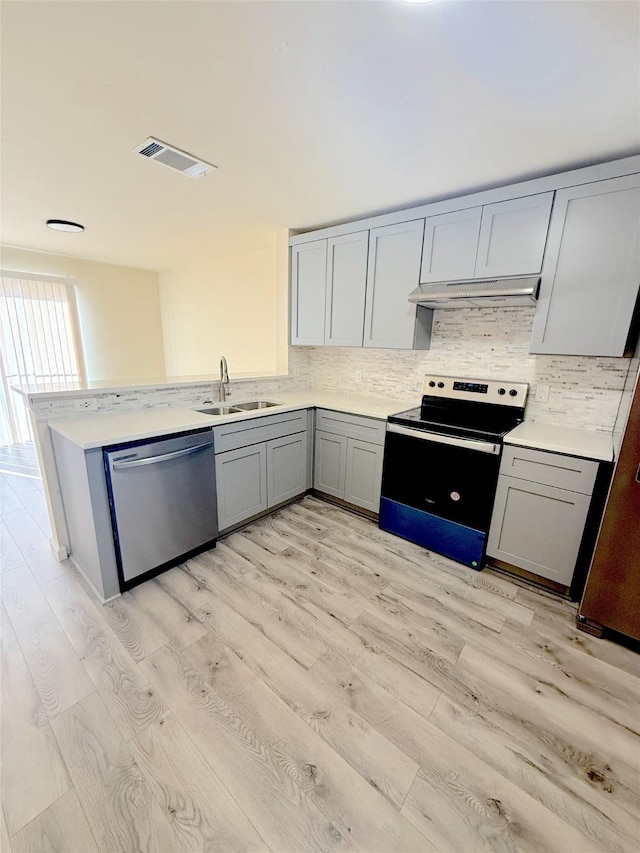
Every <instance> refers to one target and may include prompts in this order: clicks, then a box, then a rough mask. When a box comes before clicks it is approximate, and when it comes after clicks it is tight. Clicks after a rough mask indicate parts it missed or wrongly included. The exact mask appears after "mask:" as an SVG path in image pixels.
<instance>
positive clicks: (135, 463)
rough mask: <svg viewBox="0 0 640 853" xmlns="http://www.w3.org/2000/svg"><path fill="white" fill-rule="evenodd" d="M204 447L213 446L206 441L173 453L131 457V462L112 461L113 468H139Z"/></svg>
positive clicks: (117, 469)
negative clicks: (138, 457) (142, 457)
mask: <svg viewBox="0 0 640 853" xmlns="http://www.w3.org/2000/svg"><path fill="white" fill-rule="evenodd" d="M205 447H213V442H212V441H208V442H207V443H206V444H194V446H193V447H187V448H185V449H184V450H174V452H173V453H162V454H161V455H160V456H146V457H145V458H144V459H132V460H131V462H114V463H113V470H114V471H121V470H122V469H123V468H140V467H141V466H142V465H155V464H156V463H158V462H166V461H167V460H168V459H178V457H180V456H189V455H190V454H192V453H197V452H198V451H200V450H204V449H205Z"/></svg>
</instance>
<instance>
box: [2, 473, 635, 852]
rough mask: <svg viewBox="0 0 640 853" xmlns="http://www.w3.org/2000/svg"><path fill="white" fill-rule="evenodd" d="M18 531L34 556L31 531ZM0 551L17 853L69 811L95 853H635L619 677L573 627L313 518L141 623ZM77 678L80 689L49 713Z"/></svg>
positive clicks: (69, 844) (255, 538) (285, 512)
mask: <svg viewBox="0 0 640 853" xmlns="http://www.w3.org/2000/svg"><path fill="white" fill-rule="evenodd" d="M22 479H24V478H22ZM27 486H28V489H27V491H24V490H23V491H16V492H14V494H15V495H17V496H18V497H19V498H20V495H23V496H24V499H25V500H26V502H27V504H28V505H29V506H30V507H31V508H32V509H33V510H34V511H35V512H37V511H39V510H38V508H39V507H41V497H38V496H39V495H41V492H40V491H39V490H38V489H37V485H36V483H35V481H29V483H28V484H27ZM7 488H10V486H7ZM0 491H1V482H0ZM27 504H25V503H24V502H23V501H22V500H21V505H22V506H26V505H27ZM22 512H26V513H27V515H28V514H29V511H28V510H15V509H13V510H11V511H10V512H9V513H7V515H8V516H12V515H14V516H15V515H16V514H18V515H19V514H20V513H22ZM6 517H7V516H3V519H5V518H6ZM22 518H23V519H24V517H22ZM32 521H33V518H32ZM2 523H3V522H2V520H0V527H2ZM18 529H19V532H18V538H20V536H23V537H24V541H23V543H22V544H23V545H24V547H25V550H27V551H28V547H27V546H30V547H31V556H32V561H33V560H34V559H36V558H37V557H38V555H40V556H41V557H42V559H44V555H45V554H46V555H47V557H48V556H49V546H48V542H47V539H46V536H45V535H44V533H43V532H42V530H40V529H39V528H38V525H37V524H33V523H32V524H31V526H28V531H27V527H25V526H24V525H23V529H22V531H21V532H20V527H19V526H18ZM29 531H30V534H29V535H32V536H33V542H30V541H27V540H28V536H27V533H28V532H29ZM3 538H4V539H5V540H6V541H7V542H9V545H8V546H7V547H6V548H5V553H6V554H7V561H6V563H5V565H9V566H11V568H6V569H5V574H4V577H3V579H0V588H2V587H3V586H4V596H5V598H6V600H7V603H8V604H9V606H10V607H11V609H12V613H11V618H10V619H7V617H6V615H4V623H5V624H4V625H3V624H2V623H1V622H0V628H2V629H4V628H6V629H8V631H9V634H8V635H7V631H6V630H5V631H4V634H5V639H4V642H5V647H6V646H7V644H8V647H9V648H10V649H12V650H13V651H12V653H11V654H10V655H9V658H8V664H7V662H6V661H5V660H3V667H4V670H5V671H7V666H8V671H9V672H10V673H11V674H12V682H11V683H12V685H13V689H12V692H11V699H10V701H7V700H6V695H7V689H6V685H5V683H4V681H3V683H2V688H3V691H2V699H3V703H4V708H3V711H4V713H5V715H6V716H7V715H8V717H9V719H10V720H11V722H10V724H9V728H8V729H6V728H5V727H4V724H3V728H2V730H1V731H0V736H1V737H2V743H1V744H0V745H1V746H2V749H3V754H2V759H3V765H2V768H1V769H2V783H3V785H4V787H5V789H6V788H7V780H9V781H12V779H13V776H14V775H15V777H16V778H18V780H19V781H18V783H17V787H16V785H12V786H11V790H10V793H9V805H10V806H11V808H8V809H7V812H6V817H7V818H9V813H10V812H11V816H12V817H11V819H12V820H13V821H14V824H15V822H16V814H17V815H18V821H17V822H18V824H19V823H20V821H21V820H26V822H25V823H24V824H23V825H22V826H18V828H17V829H15V828H14V824H10V825H9V826H8V827H7V828H6V835H9V833H10V832H11V833H13V835H12V840H13V839H19V841H18V843H19V844H20V845H21V847H20V850H21V851H24V850H25V849H28V848H29V845H31V846H32V847H35V848H36V849H38V845H41V846H43V847H44V848H45V849H49V850H51V849H53V850H56V849H67V848H68V849H71V850H73V839H69V838H68V837H67V836H68V835H69V834H72V835H74V836H75V835H76V833H75V832H74V830H73V826H74V823H78V821H80V822H81V818H80V817H79V815H83V814H86V819H87V822H88V823H89V825H90V827H92V828H93V827H94V823H95V826H96V827H97V826H102V829H100V830H99V832H101V833H102V835H100V834H98V836H97V837H96V839H95V843H94V844H93V848H92V849H93V850H95V849H97V850H104V849H108V848H109V849H111V848H113V849H114V851H116V850H118V849H125V848H126V849H130V850H132V851H133V850H134V849H135V850H138V849H158V850H161V851H162V853H169V850H171V853H173V851H180V850H183V849H184V850H202V849H205V848H208V849H214V850H219V851H221V853H222V850H226V849H231V850H233V849H254V850H265V851H266V850H273V851H277V853H285V851H286V853H293V851H296V853H297V851H298V850H311V849H313V850H340V851H342V850H351V849H355V850H363V851H366V853H373V851H376V853H378V851H380V853H382V851H384V853H387V851H393V850H395V849H411V844H413V847H414V848H415V849H416V850H421V851H422V850H430V849H434V850H435V849H438V850H439V851H440V853H476V852H477V851H478V853H479V851H481V850H485V849H486V850H491V851H493V850H496V851H498V850H504V851H509V853H513V851H519V850H520V851H529V850H536V853H555V851H562V853H583V851H589V850H598V851H599V853H605V851H606V853H632V851H633V853H636V850H637V848H638V846H639V842H640V737H639V735H638V731H639V729H640V726H639V724H638V714H637V707H638V706H640V656H639V655H637V654H634V653H633V652H631V651H630V650H629V649H626V648H623V647H622V646H619V645H615V644H613V643H611V642H609V641H603V640H599V639H596V638H595V637H591V636H589V635H587V634H584V633H582V632H580V631H578V630H577V629H576V627H575V618H576V606H575V605H574V604H571V603H568V602H566V601H564V600H562V599H560V598H557V597H555V596H552V595H551V594H549V593H547V592H545V591H540V590H537V589H534V588H532V587H530V586H528V585H526V584H525V583H524V581H522V580H514V581H512V580H510V579H509V578H508V577H507V576H506V575H503V574H499V573H497V572H493V571H487V570H484V571H482V572H474V571H473V570H471V569H469V568H468V567H465V566H461V565H459V564H455V563H453V562H452V561H449V560H447V559H446V558H444V557H441V556H439V555H435V554H431V553H430V552H428V551H426V550H425V549H423V548H420V547H419V546H417V545H415V544H414V543H410V542H406V541H405V540H402V539H399V538H398V537H395V536H392V535H391V534H387V533H385V532H384V531H380V530H379V529H378V528H377V526H376V525H375V524H373V523H371V522H369V521H368V520H367V519H364V518H361V517H356V516H353V515H352V514H350V513H347V512H345V511H344V510H343V509H342V508H339V507H336V506H335V505H330V504H327V503H325V502H323V501H320V500H317V499H316V498H310V497H305V498H304V499H303V500H302V501H301V502H299V503H298V504H296V505H290V506H287V507H285V508H284V509H282V510H280V511H279V512H277V513H275V514H274V515H272V516H270V517H268V518H264V519H261V520H259V521H258V522H255V523H254V524H252V525H250V526H249V527H247V528H245V529H243V530H241V531H238V532H236V533H233V534H231V535H229V536H227V537H225V539H224V540H223V541H222V542H221V544H220V545H219V547H218V548H216V549H215V550H213V551H212V552H210V553H205V554H202V555H198V556H197V557H195V558H193V559H191V560H188V561H187V562H186V563H185V564H184V565H182V566H180V567H178V568H176V569H172V570H170V571H168V572H166V573H164V574H163V575H161V576H159V578H158V579H157V580H155V581H154V582H152V583H151V584H144V585H142V586H141V587H139V588H138V591H137V592H136V593H135V595H136V596H138V598H141V597H142V598H143V599H144V601H145V606H146V608H147V609H144V608H143V607H142V606H141V604H140V603H139V602H136V601H135V600H134V595H132V594H126V595H125V596H123V597H122V598H120V599H118V600H117V601H115V602H113V603H112V604H111V605H110V606H107V607H103V606H101V605H99V604H98V603H97V602H96V601H95V599H94V597H93V594H92V593H91V592H90V591H89V590H88V589H86V588H85V587H84V586H83V583H82V581H81V579H80V578H79V577H78V576H77V574H76V572H75V571H74V570H70V569H69V567H68V566H62V567H60V566H59V564H57V565H58V568H57V569H56V571H62V573H63V575H64V576H63V577H60V578H56V577H54V579H53V580H46V578H47V571H48V569H47V566H46V565H45V566H44V570H42V571H41V572H40V574H39V576H38V577H36V578H35V582H34V580H33V579H31V580H29V578H30V577H31V576H30V574H29V572H30V569H29V567H28V566H27V565H26V563H25V562H24V556H23V554H22V553H21V552H20V549H19V548H18V545H17V544H15V543H14V546H13V547H12V545H11V543H12V542H13V538H12V537H11V535H10V534H7V535H6V536H5V537H3ZM0 544H2V545H4V541H3V542H2V543H0ZM16 552H17V553H16ZM34 555H35V557H34ZM18 559H19V560H20V561H21V566H20V567H18V566H17V565H16V561H17V560H18ZM1 565H2V564H1V561H0V567H1ZM36 571H37V567H36ZM18 573H20V574H18ZM23 575H24V576H23ZM43 579H44V580H43ZM43 595H44V599H43ZM45 599H46V600H45ZM11 619H13V621H14V622H15V627H16V629H17V632H18V636H17V638H16V636H15V635H14V634H13V633H12V625H11ZM56 625H58V627H57V628H56V627H55V626H56ZM165 627H167V630H164V628H165ZM7 636H8V637H9V639H6V637H7ZM176 646H184V647H185V648H184V651H180V650H179V649H177V648H176ZM30 655H33V660H32V659H31V658H30ZM70 655H71V657H70ZM25 656H26V658H28V659H27V660H25ZM74 659H75V660H77V661H78V662H79V663H76V670H75V671H76V674H77V672H78V669H77V667H78V666H80V667H81V670H80V672H81V673H82V675H83V677H84V683H85V686H87V687H88V689H91V690H93V689H95V690H96V691H97V692H92V693H90V694H89V696H84V697H83V696H82V695H80V696H79V701H77V702H76V703H75V704H71V703H72V702H73V689H74V687H73V685H74V684H75V681H76V679H75V678H72V677H70V676H71V675H72V673H71V669H72V668H73V667H72V664H71V663H70V662H71V661H72V660H74ZM136 661H139V664H136ZM16 673H17V675H16ZM34 678H35V680H36V681H37V682H39V683H38V684H37V685H34ZM87 679H88V680H87ZM36 687H37V688H38V690H39V695H38V692H37V690H36ZM40 696H41V697H42V698H41V699H40ZM165 696H166V699H167V701H166V702H165V701H164V697H165ZM65 697H66V698H65ZM43 702H45V703H46V704H47V710H48V712H49V714H55V716H52V717H51V720H50V721H48V719H47V716H46V714H45V712H44V711H43ZM92 703H94V704H95V703H97V708H98V710H97V712H96V713H93V706H92ZM65 706H68V707H65ZM167 706H169V710H167ZM105 709H106V710H105ZM105 714H106V716H105ZM74 715H76V717H77V719H76V717H74ZM109 715H110V716H109ZM81 718H83V720H84V721H83V723H82V725H80V726H78V727H77V726H76V723H77V722H78V720H80V719H81ZM62 719H63V720H64V721H68V720H71V719H75V720H76V721H75V722H73V724H72V725H71V727H70V730H65V731H66V734H67V735H69V732H71V735H70V741H65V744H66V746H68V747H69V749H71V750H72V751H73V761H74V762H76V764H77V766H76V764H74V773H77V776H74V777H73V779H72V778H71V777H69V775H68V771H67V769H66V765H65V763H64V760H63V756H62V755H61V752H60V749H59V747H58V742H57V740H56V738H55V737H54V734H53V731H54V730H55V727H56V726H57V725H58V721H60V720H62ZM101 720H106V724H105V726H104V727H103V726H101V725H100V722H101ZM114 721H115V723H114ZM85 724H86V725H85ZM62 725H66V723H65V722H63V724H62ZM90 729H91V730H92V731H91V735H90V737H88V738H87V740H85V741H83V742H82V743H80V739H79V738H78V737H77V734H76V730H77V731H81V730H82V731H84V730H86V731H87V732H89V730H90ZM94 729H95V730H94ZM47 731H48V736H47ZM56 731H57V730H56ZM7 732H8V734H9V739H10V748H9V751H8V752H7V749H6V747H5V742H6V734H7ZM23 734H24V737H23ZM47 737H48V740H47ZM105 738H106V741H105V742H104V743H103V740H104V739H105ZM14 741H15V742H16V743H20V750H19V751H18V749H17V747H15V748H14V746H13V742H14ZM21 741H24V742H23V743H22V742H21ZM47 744H49V746H52V747H53V752H52V756H49V754H48V752H47ZM70 744H75V745H74V746H73V747H71V746H70ZM30 745H33V746H34V750H30ZM12 749H13V751H12ZM32 751H35V755H36V759H37V760H36V759H34V758H32V757H31V752H32ZM38 751H39V752H38ZM133 753H135V756H134V755H133ZM7 755H8V757H9V759H10V762H9V765H7V766H8V767H9V776H7V773H6V770H5V764H6V760H5V759H6V757H7ZM25 755H26V756H27V758H26V759H25ZM417 766H419V768H420V770H419V774H418V775H415V773H416V768H417ZM56 767H57V768H58V769H60V768H62V772H63V773H66V774H67V776H66V779H67V781H66V787H64V785H63V788H64V790H63V791H62V792H60V793H58V794H56V795H55V796H54V795H53V794H52V793H51V790H50V786H49V788H48V789H47V784H46V780H53V781H54V784H55V780H56V779H57V778H58V777H57V776H56V773H55V768H56ZM19 774H22V775H19ZM36 774H37V775H36ZM83 774H86V779H85V776H83ZM412 774H414V775H412ZM22 776H25V779H23V778H22ZM40 777H42V779H41V778H40ZM91 779H92V780H93V781H91V782H90V781H88V780H91ZM96 779H98V783H96V782H95V780H96ZM25 780H26V781H25ZM77 780H81V781H80V787H82V786H84V787H83V789H82V791H80V790H78V795H79V796H80V800H79V802H80V806H78V801H76V802H75V805H73V804H72V805H70V806H69V813H68V815H66V816H65V814H63V816H62V817H60V814H59V812H65V810H66V807H67V804H68V803H73V799H74V796H76V795H75V794H74V793H73V792H72V790H71V787H70V786H71V785H72V782H75V781H77ZM20 786H22V787H20ZM32 788H33V790H34V791H35V803H33V802H31V797H32ZM27 790H28V794H24V795H23V792H25V791H27ZM407 790H408V793H407ZM43 791H48V794H47V796H44V794H43ZM225 791H228V794H226V795H225ZM132 792H133V793H132ZM11 797H14V800H13V801H12V800H11ZM121 797H122V798H123V799H122V801H121ZM23 801H26V802H27V805H26V806H25V804H24V802H23ZM381 803H382V805H381ZM4 807H5V808H7V804H6V803H5V804H4ZM80 807H81V811H80V812H78V808H80ZM399 809H400V810H401V811H402V815H400V814H399ZM20 810H22V811H20ZM25 810H28V814H26V812H25ZM101 810H102V811H101ZM234 810H235V811H234ZM74 814H75V815H76V818H77V820H76V818H74ZM104 815H107V817H106V818H105V817H104ZM116 815H117V818H116V817H115V816H116ZM145 815H146V816H145ZM154 815H155V816H156V818H157V821H156V819H155V818H154ZM234 815H235V817H234ZM399 818H401V823H400V824H398V823H397V821H398V819H399ZM111 820H114V821H116V822H117V823H118V825H121V826H120V831H121V836H120V837H119V838H118V839H115V840H114V838H113V837H109V836H108V833H109V832H111V830H108V829H104V824H106V825H107V827H108V825H109V822H110V821H111ZM158 821H159V822H158ZM247 821H248V823H247ZM160 826H162V827H164V830H163V832H160V831H159V827H160ZM145 827H146V828H145ZM154 827H155V828H154ZM169 827H170V829H169ZM252 827H255V830H254V829H253V828H252ZM1 828H2V827H0V829H1ZM85 829H86V826H85ZM114 831H115V830H114ZM416 832H417V833H418V834H417V835H416V834H415V833H416ZM65 833H66V834H65ZM83 833H84V830H83V829H82V828H79V829H78V831H77V838H78V843H79V844H80V846H82V845H83V844H84V845H85V846H86V845H87V844H88V841H87V839H86V836H85V835H84V834H83ZM154 833H155V834H154ZM171 833H173V834H171ZM407 833H413V836H412V837H411V844H410V843H409V842H410V835H409V834H407ZM161 836H162V837H161ZM161 842H162V843H161ZM47 845H48V847H47ZM163 845H164V846H163ZM5 846H6V842H5ZM14 846H15V845H14ZM14 853H15V852H14ZM82 853H84V851H82Z"/></svg>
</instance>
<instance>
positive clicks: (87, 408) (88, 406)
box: [74, 397, 98, 412]
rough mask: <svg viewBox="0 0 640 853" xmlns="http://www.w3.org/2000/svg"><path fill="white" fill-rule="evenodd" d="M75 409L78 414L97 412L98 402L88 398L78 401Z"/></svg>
mask: <svg viewBox="0 0 640 853" xmlns="http://www.w3.org/2000/svg"><path fill="white" fill-rule="evenodd" d="M74 408H75V410H76V412H97V411H98V401H97V400H96V399H95V398H93V397H87V398H85V399H84V400H76V401H75V403H74Z"/></svg>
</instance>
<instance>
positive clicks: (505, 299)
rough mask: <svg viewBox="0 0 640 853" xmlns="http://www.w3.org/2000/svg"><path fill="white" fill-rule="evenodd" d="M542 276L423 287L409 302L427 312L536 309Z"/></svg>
mask: <svg viewBox="0 0 640 853" xmlns="http://www.w3.org/2000/svg"><path fill="white" fill-rule="evenodd" d="M539 284H540V276H538V275H529V276H520V277H518V278H488V279H482V280H480V279H476V280H474V281H441V282H435V283H432V284H421V285H419V286H418V287H417V288H416V289H415V290H414V291H413V293H411V294H410V296H409V302H414V303H415V304H416V305H424V306H425V307H426V308H499V307H502V306H504V307H511V306H514V305H534V304H535V301H536V299H537V298H538V286H539Z"/></svg>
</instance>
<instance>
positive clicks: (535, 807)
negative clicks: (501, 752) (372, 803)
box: [402, 742, 602, 853]
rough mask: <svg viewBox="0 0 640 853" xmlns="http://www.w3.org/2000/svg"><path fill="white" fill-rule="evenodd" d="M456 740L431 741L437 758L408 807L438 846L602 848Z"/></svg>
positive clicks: (562, 852)
mask: <svg viewBox="0 0 640 853" xmlns="http://www.w3.org/2000/svg"><path fill="white" fill-rule="evenodd" d="M451 744H453V742H451V743H449V744H438V746H439V749H438V750H437V751H436V747H435V744H433V743H432V744H430V745H431V746H432V747H433V752H432V755H433V758H432V760H431V762H430V764H429V765H428V766H427V767H426V768H425V769H424V770H421V771H420V773H419V774H418V777H417V779H416V781H415V783H414V785H413V787H412V788H411V791H410V792H409V796H408V797H407V801H406V803H405V804H404V806H403V807H402V814H403V815H405V816H406V817H408V818H409V820H411V821H412V822H413V823H414V824H415V826H416V827H417V828H418V829H420V830H421V832H423V833H424V834H425V835H426V836H427V837H428V838H429V840H430V841H431V843H432V844H433V845H434V846H435V847H436V848H437V849H438V850H441V851H451V853H457V851H462V850H473V851H474V853H477V851H481V850H485V851H487V852H488V853H494V851H496V850H503V851H530V853H540V851H542V850H544V851H545V853H567V851H576V853H588V851H590V853H602V849H601V848H600V847H598V846H596V845H595V844H593V843H591V842H590V841H589V840H588V839H587V838H586V837H585V836H583V835H581V834H580V833H578V832H576V831H575V830H573V829H572V828H571V827H569V826H567V825H566V824H565V823H564V822H563V821H562V820H560V819H559V818H556V817H555V815H552V814H551V812H549V811H547V810H546V809H545V808H543V807H542V806H540V805H539V804H538V803H537V802H536V801H535V800H533V799H532V798H530V797H528V796H527V795H526V794H523V793H522V792H521V791H520V790H519V789H518V788H517V787H516V786H515V785H512V784H511V783H510V782H509V781H508V780H507V779H504V778H503V777H501V776H500V775H499V774H497V773H492V772H491V771H490V770H489V768H487V765H486V764H483V763H482V762H472V761H470V760H469V755H468V754H467V755H460V754H459V752H458V750H457V749H455V744H454V748H452V749H451V750H449V749H448V747H449V746H451ZM456 759H457V761H456ZM458 761H460V762H462V767H463V768H464V769H463V771H459V770H457V768H458V767H459V766H460V764H458ZM471 765H472V766H471Z"/></svg>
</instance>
